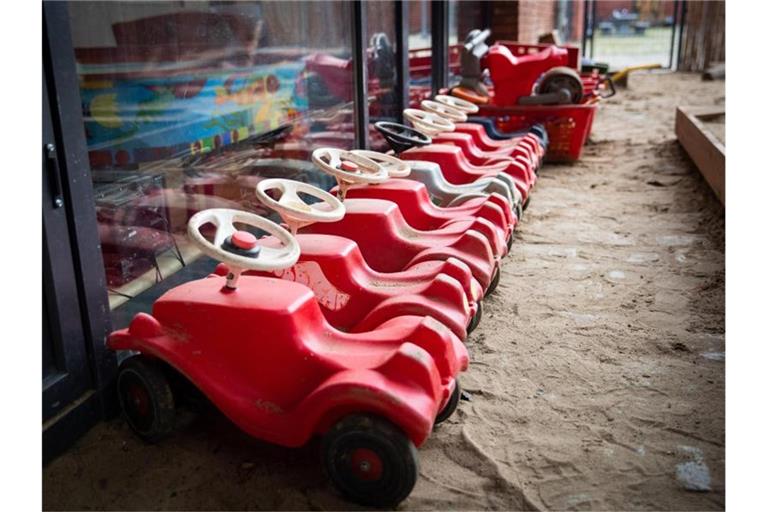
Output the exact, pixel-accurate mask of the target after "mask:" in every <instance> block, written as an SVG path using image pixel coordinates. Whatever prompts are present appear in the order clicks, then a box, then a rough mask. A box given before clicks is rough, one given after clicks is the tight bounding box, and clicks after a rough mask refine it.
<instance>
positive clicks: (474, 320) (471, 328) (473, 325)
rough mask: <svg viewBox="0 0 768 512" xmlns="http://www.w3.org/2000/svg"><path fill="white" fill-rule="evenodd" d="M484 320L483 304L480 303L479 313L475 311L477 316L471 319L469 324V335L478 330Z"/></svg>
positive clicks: (478, 305) (478, 306) (478, 304)
mask: <svg viewBox="0 0 768 512" xmlns="http://www.w3.org/2000/svg"><path fill="white" fill-rule="evenodd" d="M482 318H483V303H482V302H478V303H477V311H475V314H474V315H472V318H470V319H469V324H467V334H469V333H471V332H472V331H474V330H475V329H477V326H478V325H480V320H481V319H482Z"/></svg>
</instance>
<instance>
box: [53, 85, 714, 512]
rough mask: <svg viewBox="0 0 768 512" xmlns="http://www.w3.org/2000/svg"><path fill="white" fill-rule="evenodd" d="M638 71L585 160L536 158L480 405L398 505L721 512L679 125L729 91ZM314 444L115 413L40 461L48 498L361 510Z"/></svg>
mask: <svg viewBox="0 0 768 512" xmlns="http://www.w3.org/2000/svg"><path fill="white" fill-rule="evenodd" d="M630 82H631V83H630V86H631V89H630V90H628V91H621V92H620V95H619V96H617V97H616V98H614V99H612V100H610V101H608V102H606V104H605V105H604V107H603V109H602V110H601V112H600V113H599V115H598V120H597V123H596V126H595V129H594V134H593V143H592V144H590V145H589V146H588V147H587V148H586V151H585V155H584V157H583V158H582V160H581V161H580V162H578V163H577V164H575V165H570V166H562V165H558V166H555V165H550V166H547V167H545V169H543V170H542V174H541V180H540V182H539V186H538V188H537V190H536V192H535V196H534V198H533V201H532V204H531V207H530V208H529V210H528V212H527V216H526V218H525V220H524V223H523V225H522V227H521V229H520V232H519V237H518V241H517V242H516V244H515V247H514V250H513V254H512V255H511V256H509V257H508V258H507V260H506V261H505V265H504V275H503V277H502V282H501V285H500V287H499V291H498V293H497V294H496V295H495V296H494V297H491V298H489V299H488V300H487V303H486V315H485V317H484V319H483V322H482V324H481V326H480V327H479V329H478V330H477V331H476V332H475V333H473V335H472V336H471V337H470V339H469V340H468V346H469V347H470V350H471V355H472V361H473V362H472V365H471V368H470V370H469V372H468V373H467V374H466V375H464V376H463V379H462V380H463V384H464V387H465V388H466V389H467V390H468V391H469V392H470V393H471V395H472V401H471V402H462V404H461V406H460V409H459V412H458V413H457V415H456V416H455V417H454V418H452V419H451V420H449V421H448V422H447V423H446V424H444V425H443V426H441V427H440V428H439V429H438V430H437V431H436V432H435V434H434V435H433V436H432V437H431V438H430V440H429V441H428V442H427V443H426V445H425V446H424V447H423V448H422V450H421V451H420V454H421V476H420V480H419V483H418V484H417V487H416V489H415V490H414V492H413V494H412V495H411V497H410V498H409V499H408V500H407V501H405V502H404V503H403V504H402V505H401V508H402V509H404V510H406V509H414V510H416V509H443V510H444V509H604V510H608V509H611V510H616V509H645V510H702V509H722V508H724V503H725V491H724V472H725V467H724V464H725V447H724V443H725V432H724V428H725V427H724V417H725V416H724V384H725V375H724V357H725V346H724V280H725V267H724V248H725V247H724V243H725V236H724V232H725V228H724V213H723V210H722V208H721V207H720V206H719V204H718V203H717V200H716V199H715V197H714V195H713V194H712V193H711V192H710V191H709V189H708V188H707V186H706V184H705V183H704V182H703V181H702V179H701V178H700V176H699V175H698V172H697V171H696V170H695V168H694V167H692V165H691V164H690V161H689V160H688V159H687V157H686V156H685V155H684V153H683V152H682V150H681V148H680V147H679V146H678V145H677V143H676V142H675V137H674V132H673V119H674V106H675V105H676V104H689V105H690V104H694V105H696V104H703V105H710V104H714V103H722V102H724V84H723V83H722V82H720V83H702V82H701V81H700V80H699V78H698V77H697V76H694V75H633V76H632V77H631V79H630ZM317 448H318V447H317V444H313V445H311V446H309V447H307V448H304V449H300V450H287V449H282V448H279V447H275V446H270V445H267V444H264V443H260V442H257V441H254V440H251V439H248V438H247V437H246V436H244V435H243V434H241V433H239V432H238V431H237V429H235V428H234V427H233V426H231V425H230V424H229V423H228V422H227V421H226V420H224V419H223V418H221V417H218V416H216V415H208V416H202V417H197V418H193V419H191V420H190V421H189V422H188V424H187V425H186V426H182V427H181V428H180V429H179V432H178V434H176V435H175V436H174V437H173V438H171V439H169V440H168V441H166V442H164V443H163V444H160V445H157V446H147V445H144V444H143V443H141V442H139V441H137V440H136V439H135V438H134V437H133V436H132V435H131V433H130V432H129V430H128V429H127V427H126V426H125V425H124V424H123V423H122V421H120V420H114V421H112V422H109V423H105V424H102V425H99V426H98V427H96V428H94V429H93V430H92V431H91V432H90V433H89V434H88V435H87V436H86V437H85V438H83V439H82V440H81V441H80V442H79V443H78V444H77V445H76V446H75V447H74V448H73V449H72V450H70V451H69V452H68V453H67V454H65V455H64V456H62V457H60V458H59V459H57V460H56V461H54V462H53V463H51V464H49V465H48V466H47V467H46V468H44V507H45V508H46V509H232V510H235V509H312V510H326V509H342V508H351V507H350V506H349V505H348V504H346V503H345V502H343V501H341V500H340V499H339V498H338V497H337V496H335V495H334V494H333V492H332V491H330V490H328V488H327V486H326V484H325V481H324V478H323V475H322V473H321V471H320V468H319V467H318V465H317V464H316V460H317ZM696 488H698V489H699V490H698V491H697V490H694V489H696Z"/></svg>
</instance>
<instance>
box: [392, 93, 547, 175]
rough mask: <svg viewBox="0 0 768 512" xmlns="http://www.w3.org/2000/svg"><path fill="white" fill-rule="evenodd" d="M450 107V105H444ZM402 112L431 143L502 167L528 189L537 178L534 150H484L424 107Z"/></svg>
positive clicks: (479, 162)
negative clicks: (507, 152)
mask: <svg viewBox="0 0 768 512" xmlns="http://www.w3.org/2000/svg"><path fill="white" fill-rule="evenodd" d="M444 108H450V107H444ZM403 115H404V116H405V118H406V119H408V121H410V122H411V124H413V126H414V127H415V128H416V129H417V130H420V131H422V132H424V133H425V134H427V135H429V136H430V137H432V141H433V143H434V144H436V145H438V146H440V145H443V144H447V145H452V146H456V147H459V148H460V149H461V152H462V156H463V160H465V161H467V162H468V163H469V164H470V165H475V166H497V167H501V168H503V170H504V172H505V173H506V174H509V175H511V176H512V177H514V178H517V179H518V180H521V181H522V182H524V183H526V184H527V186H528V188H529V189H530V188H531V187H533V184H534V183H535V181H536V170H537V168H538V156H537V154H536V152H535V151H532V150H531V151H529V150H527V149H523V148H522V147H521V146H514V147H513V148H512V149H513V151H514V154H510V155H504V154H502V153H503V151H502V152H499V151H496V152H493V153H483V152H482V151H480V150H479V149H478V148H477V146H476V145H475V144H474V142H473V141H472V136H471V135H469V134H466V133H452V132H453V131H454V130H455V127H456V125H455V124H453V122H452V121H450V120H449V119H447V118H445V117H442V116H441V115H438V114H434V113H431V112H425V111H423V110H418V109H413V108H408V109H405V110H404V111H403Z"/></svg>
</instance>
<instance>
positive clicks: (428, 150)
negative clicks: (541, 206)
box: [398, 144, 532, 201]
mask: <svg viewBox="0 0 768 512" xmlns="http://www.w3.org/2000/svg"><path fill="white" fill-rule="evenodd" d="M398 156H399V157H400V158H401V159H403V160H426V161H428V162H434V163H436V164H439V165H440V169H442V171H443V176H445V179H446V180H448V182H449V183H453V184H457V185H461V184H466V183H473V182H475V181H477V180H478V179H482V178H496V177H498V178H503V177H504V176H507V179H508V181H511V183H512V185H513V186H514V187H516V188H517V190H518V191H519V192H520V194H521V195H522V196H523V200H524V201H525V200H527V199H528V195H529V193H530V190H531V187H532V181H531V178H530V171H529V169H528V168H526V167H525V166H524V165H522V164H521V163H520V162H517V161H515V160H511V159H500V160H499V161H498V162H497V163H492V164H485V165H474V164H472V163H471V162H470V161H469V160H467V157H466V156H465V155H464V152H463V151H462V150H461V148H459V147H457V146H452V145H448V144H431V145H429V146H422V147H414V148H411V149H409V150H407V151H403V152H402V153H400V154H399V155H398Z"/></svg>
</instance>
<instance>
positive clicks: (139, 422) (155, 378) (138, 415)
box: [117, 356, 176, 443]
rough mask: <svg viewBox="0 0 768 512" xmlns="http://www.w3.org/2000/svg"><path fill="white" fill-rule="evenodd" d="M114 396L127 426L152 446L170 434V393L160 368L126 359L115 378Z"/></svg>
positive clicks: (137, 358) (172, 406)
mask: <svg viewBox="0 0 768 512" xmlns="http://www.w3.org/2000/svg"><path fill="white" fill-rule="evenodd" d="M117 393H118V398H119V399H120V406H121V407H122V409H123V414H124V416H125V419H126V420H127V421H128V425H130V427H131V428H132V429H133V431H134V432H136V434H137V435H138V436H139V437H141V438H142V439H144V440H145V441H148V442H151V443H154V442H157V441H159V440H160V439H162V438H163V437H165V436H167V435H168V434H170V433H171V431H173V426H174V421H175V415H176V410H175V404H174V400H173V392H172V391H171V386H170V384H169V383H168V379H167V378H166V376H165V374H164V372H163V370H162V369H161V368H160V366H159V364H158V363H156V362H154V361H151V360H149V359H147V358H145V357H142V356H133V357H131V358H129V359H126V360H125V361H124V362H123V363H122V364H121V365H120V370H119V371H118V374H117Z"/></svg>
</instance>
